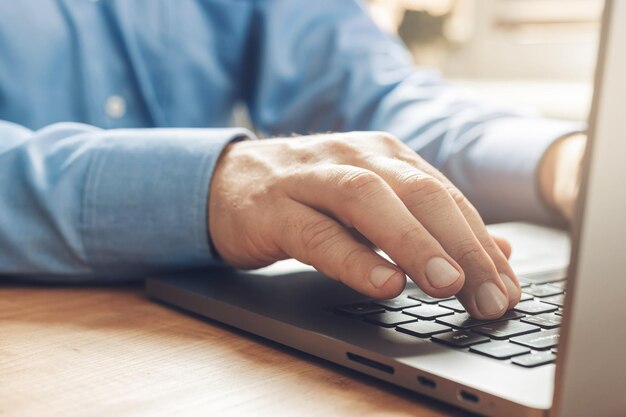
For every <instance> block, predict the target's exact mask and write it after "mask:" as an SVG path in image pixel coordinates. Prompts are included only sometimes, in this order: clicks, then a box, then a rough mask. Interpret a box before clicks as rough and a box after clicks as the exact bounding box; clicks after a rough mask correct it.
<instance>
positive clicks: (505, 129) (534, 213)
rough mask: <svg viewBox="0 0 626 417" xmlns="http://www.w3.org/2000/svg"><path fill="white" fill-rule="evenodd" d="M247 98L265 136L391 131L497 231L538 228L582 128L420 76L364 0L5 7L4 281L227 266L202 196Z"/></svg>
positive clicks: (1, 129)
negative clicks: (545, 190)
mask: <svg viewBox="0 0 626 417" xmlns="http://www.w3.org/2000/svg"><path fill="white" fill-rule="evenodd" d="M238 103H244V104H245V105H246V106H247V108H248V111H249V114H250V118H251V120H252V122H253V124H254V126H255V129H256V130H257V134H260V136H269V135H272V136H275V135H291V134H293V133H298V134H307V133H314V132H327V131H351V130H382V131H388V132H391V133H393V134H395V135H396V136H398V137H399V138H401V139H402V140H404V141H405V142H406V143H407V144H408V145H409V146H411V147H412V148H413V149H415V150H416V151H417V152H419V153H420V154H421V155H422V156H423V157H424V158H426V159H427V160H428V161H430V162H431V163H433V164H434V165H436V166H437V167H439V169H441V170H442V171H443V172H444V173H445V174H446V175H448V176H449V177H450V178H451V179H452V181H454V182H455V183H456V184H457V185H458V186H459V187H460V188H461V189H462V190H463V191H464V192H465V194H466V195H467V196H468V197H469V199H470V200H471V201H473V202H474V203H475V205H476V206H477V207H478V209H479V210H480V211H481V213H482V214H483V216H485V217H486V218H488V219H490V220H506V219H525V220H544V219H547V218H549V215H550V214H549V211H548V210H547V209H546V208H545V207H543V205H542V203H541V201H540V198H539V192H538V190H537V186H536V180H535V171H536V168H537V166H538V163H539V160H540V158H541V156H542V154H543V153H544V151H545V149H546V147H547V146H549V145H550V144H551V143H552V142H553V141H554V140H555V139H557V138H558V137H560V136H562V135H565V134H567V133H570V132H572V131H574V130H576V128H577V127H576V126H572V125H571V124H569V123H565V122H559V121H550V120H544V119H540V118H536V117H533V116H527V115H522V114H518V113H516V112H514V111H509V110H505V109H500V108H495V107H492V106H490V105H487V104H485V103H483V102H480V101H478V100H476V99H474V98H472V97H471V96H470V95H468V94H467V93H465V92H463V91H460V90H458V89H455V88H452V87H450V86H448V85H446V84H445V83H444V82H443V81H442V80H441V78H440V77H439V76H438V74H437V73H435V72H433V71H431V70H427V69H423V68H417V67H415V66H414V65H413V64H412V60H411V56H410V55H409V53H408V52H407V51H406V49H405V48H404V47H403V46H402V45H401V43H400V42H399V41H398V40H397V39H396V38H395V37H393V36H390V35H388V34H386V33H384V32H382V31H381V30H380V29H378V28H377V27H376V25H375V24H374V23H373V22H372V21H371V20H370V18H369V17H368V15H367V13H366V10H365V9H364V6H363V5H362V4H360V3H359V2H357V1H355V0H315V1H310V0H100V1H88V0H20V1H14V0H0V274H3V275H13V276H23V277H29V278H41V279H63V280H85V279H94V278H105V279H116V278H126V277H130V276H138V275H143V274H147V273H150V272H152V271H155V270H166V269H174V268H186V267H195V266H207V265H214V264H217V263H219V260H218V259H216V258H215V256H214V255H213V254H212V251H211V248H210V241H209V238H208V236H207V196H208V190H209V187H210V182H211V175H212V172H213V169H214V167H215V162H216V159H217V157H218V156H219V154H220V151H221V150H222V148H223V147H224V146H225V144H227V143H229V142H230V141H232V140H234V139H236V138H240V137H251V138H252V137H254V134H253V133H251V132H249V131H247V130H245V129H241V128H237V127H233V126H232V123H231V116H232V110H233V106H235V105H237V104H238Z"/></svg>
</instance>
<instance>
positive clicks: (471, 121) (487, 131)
mask: <svg viewBox="0 0 626 417" xmlns="http://www.w3.org/2000/svg"><path fill="white" fill-rule="evenodd" d="M259 4H260V6H259V9H258V10H257V15H258V18H257V19H258V22H260V23H259V24H258V27H259V28H260V32H259V33H258V34H257V37H256V42H257V45H256V46H254V47H253V48H252V50H257V51H262V54H259V56H258V70H257V74H258V77H257V78H256V80H255V84H254V89H253V90H252V91H251V94H250V96H249V107H250V110H251V116H252V119H253V121H254V123H255V125H256V126H258V127H259V129H260V131H261V132H262V133H263V134H266V135H287V134H292V133H298V134H306V133H313V132H325V131H351V130H379V131H386V132H390V133H392V134H394V135H396V136H397V137H399V138H400V139H402V140H403V141H405V142H406V143H407V144H408V145H409V146H410V147H411V148H412V149H414V150H415V151H417V152H418V153H419V154H420V155H421V156H423V157H424V158H425V159H426V160H427V161H429V162H430V163H432V164H433V165H435V166H436V167H437V168H439V169H440V170H441V171H442V172H443V173H444V174H445V175H446V176H448V177H449V178H450V179H451V180H452V181H453V182H454V183H455V184H456V185H457V186H458V187H459V188H460V189H461V190H462V191H463V192H464V194H465V195H466V196H467V197H468V198H469V199H470V201H472V202H473V203H474V204H475V205H476V206H477V208H478V210H479V211H480V213H481V214H482V216H483V217H484V218H485V219H486V220H488V221H490V222H495V221H506V220H527V221H535V222H550V221H552V220H553V219H554V215H553V213H552V211H551V210H549V209H548V208H547V207H546V206H545V205H544V203H543V202H542V200H541V197H540V193H539V187H538V184H537V179H536V171H537V167H538V165H539V162H540V160H541V158H542V156H543V154H544V153H545V151H546V149H547V148H548V147H549V146H550V145H551V144H552V143H553V142H554V141H555V140H556V139H558V138H560V137H562V136H564V135H567V134H571V133H574V132H577V131H580V130H581V128H582V126H580V125H578V124H575V123H570V122H564V121H558V120H546V119H542V118H539V117H535V116H533V115H527V114H522V113H520V112H518V111H516V110H512V109H504V108H501V107H497V106H491V105H489V104H488V103H485V102H484V101H483V100H479V99H476V98H475V97H472V95H471V94H468V93H467V92H465V91H463V90H461V89H459V88H455V87H452V86H450V85H447V84H446V83H445V82H444V81H443V80H442V79H441V77H440V76H439V74H437V73H436V72H435V71H432V70H428V69H424V68H418V67H416V66H415V65H414V64H413V62H412V57H411V56H410V54H409V53H408V51H407V50H406V48H405V47H404V46H403V45H402V44H401V42H400V41H399V40H398V39H397V38H395V37H393V36H391V35H389V34H387V33H384V32H383V31H381V30H380V29H379V28H378V27H377V26H376V25H375V24H374V22H372V21H371V19H370V18H369V16H368V14H367V11H366V10H365V9H364V7H365V6H363V5H362V4H361V3H360V2H358V1H356V0H342V1H338V0H316V1H314V2H304V1H292V0H276V1H261V2H259Z"/></svg>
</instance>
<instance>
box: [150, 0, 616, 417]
mask: <svg viewBox="0 0 626 417" xmlns="http://www.w3.org/2000/svg"><path fill="white" fill-rule="evenodd" d="M602 39H603V40H602V46H601V53H600V58H599V66H598V70H597V75H596V94H595V97H594V105H593V111H592V117H591V142H590V146H589V149H590V150H591V151H590V152H588V154H587V160H586V162H585V172H586V175H585V179H584V181H583V190H582V197H581V204H580V207H579V210H578V219H577V221H576V225H575V228H574V229H575V231H574V239H573V240H572V242H574V243H573V245H572V255H571V262H570V255H569V253H570V250H569V239H568V237H567V235H566V234H565V233H563V232H560V231H556V230H552V229H546V228H542V227H538V226H532V225H525V224H518V223H513V224H502V225H496V226H494V227H493V232H494V233H496V234H499V235H503V236H505V237H508V238H509V239H510V240H511V241H512V243H513V247H514V256H513V258H512V260H511V262H512V265H513V267H514V269H516V272H517V273H518V274H519V275H520V276H522V277H526V279H527V281H528V282H538V283H543V282H546V281H548V282H549V281H551V280H558V279H560V278H562V276H560V275H564V272H563V271H564V270H565V268H566V267H567V265H568V264H569V268H570V269H569V274H568V275H569V277H570V278H569V279H568V281H567V288H566V297H565V306H564V310H563V312H562V313H561V314H563V316H564V321H563V324H562V326H561V328H560V329H561V330H560V340H559V345H558V355H557V361H556V364H554V363H549V364H545V365H542V366H537V367H532V368H525V367H522V366H518V365H516V364H514V363H512V360H511V359H507V360H498V359H493V358H490V357H486V356H482V355H479V354H476V353H471V352H469V350H468V349H467V348H464V349H460V348H450V347H448V346H444V345H442V344H439V343H434V342H433V341H431V340H430V339H429V338H427V337H424V338H422V337H416V336H413V335H409V334H405V333H401V332H399V331H397V330H396V329H395V328H394V327H390V328H387V327H381V326H377V325H375V324H371V323H369V322H367V321H366V320H364V319H363V317H360V316H359V317H352V316H348V315H345V314H338V312H337V311H338V310H337V309H336V308H337V306H346V305H352V303H357V302H362V301H363V300H364V297H363V296H362V295H360V294H358V293H355V292H354V291H352V290H350V289H349V288H347V287H345V286H343V285H342V284H340V283H338V282H336V281H333V280H330V279H327V278H325V277H323V276H321V275H320V274H319V273H318V272H316V271H315V270H313V269H312V268H310V267H307V266H305V265H302V264H300V263H298V262H295V261H283V262H279V263H277V264H274V265H273V266H271V267H267V268H263V269H260V270H256V271H251V272H241V271H234V270H230V269H211V270H200V271H189V272H185V273H176V274H171V275H168V276H160V277H155V278H151V279H148V280H147V284H146V287H147V292H148V294H149V295H150V296H151V297H153V298H154V299H156V300H160V301H162V302H164V303H166V304H170V305H173V306H177V307H180V308H182V309H185V310H188V311H191V312H194V313H197V314H199V315H201V316H204V317H207V318H209V319H213V320H217V321H219V322H222V323H225V324H228V325H231V326H234V327H236V328H239V329H243V330H245V331H247V332H250V333H253V334H256V335H259V336H262V337H264V338H267V339H270V340H273V341H276V342H279V343H281V344H284V345H287V346H290V347H293V348H295V349H298V350H301V351H304V352H307V353H310V354H312V355H315V356H318V357H320V358H323V359H326V360H329V361H332V362H335V363H338V364H340V365H343V366H345V367H348V368H351V369H354V370H357V371H359V372H362V373H365V374H368V375H371V376H374V377H376V378H379V379H382V380H385V381H388V382H390V383H393V384H396V385H399V386H402V387H405V388H408V389H410V390H413V391H416V392H419V393H421V394H425V395H428V396H431V397H434V398H437V399H439V400H442V401H445V402H448V403H451V404H454V405H456V406H459V407H462V408H465V409H467V410H470V411H473V412H475V413H480V414H484V415H488V416H506V417H518V416H519V417H521V416H547V415H550V416H553V417H578V416H584V417H604V416H626V393H624V390H625V387H626V360H625V359H624V355H622V352H623V351H624V350H626V326H625V324H624V323H626V307H624V306H625V304H624V300H623V297H624V295H626V274H625V273H624V271H626V253H624V252H625V250H624V246H623V245H624V244H625V238H626V226H625V224H624V222H625V221H626V220H624V218H623V217H624V215H626V185H625V182H626V179H625V178H624V177H622V176H621V175H620V173H621V174H624V175H625V176H626V168H624V165H626V138H624V137H623V136H626V135H625V134H624V133H623V124H624V122H626V110H625V109H626V105H625V102H624V100H626V1H614V2H609V3H608V5H607V8H606V11H605V16H604V22H603V37H602ZM562 285H564V283H562ZM407 288H408V290H409V291H411V290H415V286H414V285H413V284H412V283H411V282H409V283H408V284H407ZM559 311H560V310H559ZM455 314H457V313H455ZM541 331H544V330H541ZM538 334H539V333H538ZM548 352H549V350H548ZM555 381H556V382H555Z"/></svg>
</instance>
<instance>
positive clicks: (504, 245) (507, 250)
mask: <svg viewBox="0 0 626 417" xmlns="http://www.w3.org/2000/svg"><path fill="white" fill-rule="evenodd" d="M491 238H492V239H493V240H494V242H496V245H498V247H499V248H500V250H501V251H502V253H503V254H504V256H505V257H506V259H510V258H511V253H513V248H511V243H509V241H508V240H506V239H505V238H503V237H500V236H494V235H491Z"/></svg>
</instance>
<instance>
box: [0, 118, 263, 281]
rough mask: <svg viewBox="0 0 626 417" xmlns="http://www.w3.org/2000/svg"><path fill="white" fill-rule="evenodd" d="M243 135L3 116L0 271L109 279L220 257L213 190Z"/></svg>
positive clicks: (246, 134) (33, 276)
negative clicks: (33, 123) (40, 123)
mask: <svg viewBox="0 0 626 417" xmlns="http://www.w3.org/2000/svg"><path fill="white" fill-rule="evenodd" d="M242 137H252V134H251V133H250V132H248V131H247V130H245V129H119V130H102V129H98V128H95V127H91V126H88V125H83V124H77V123H60V124H54V125H51V126H48V127H46V128H44V129H42V130H38V131H31V130H28V129H26V128H24V127H21V126H18V125H15V124H12V123H9V122H2V121H0V139H1V140H0V274H2V275H13V276H21V277H28V278H31V279H48V280H49V279H51V278H52V279H53V278H54V276H55V275H56V276H59V277H61V276H62V280H64V281H68V280H86V279H99V278H103V279H107V280H112V279H120V278H128V277H133V276H138V275H145V274H146V273H149V272H151V271H154V270H161V271H162V270H167V269H176V268H189V267H194V266H208V265H215V264H218V263H219V261H218V260H217V259H216V258H215V257H214V256H212V251H211V247H210V243H209V238H208V232H207V195H208V190H209V186H210V180H211V175H212V173H213V169H214V165H215V163H216V159H217V158H218V156H219V155H220V152H221V150H222V149H223V147H224V146H225V145H226V144H228V143H229V142H230V141H233V140H235V139H239V138H242Z"/></svg>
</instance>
